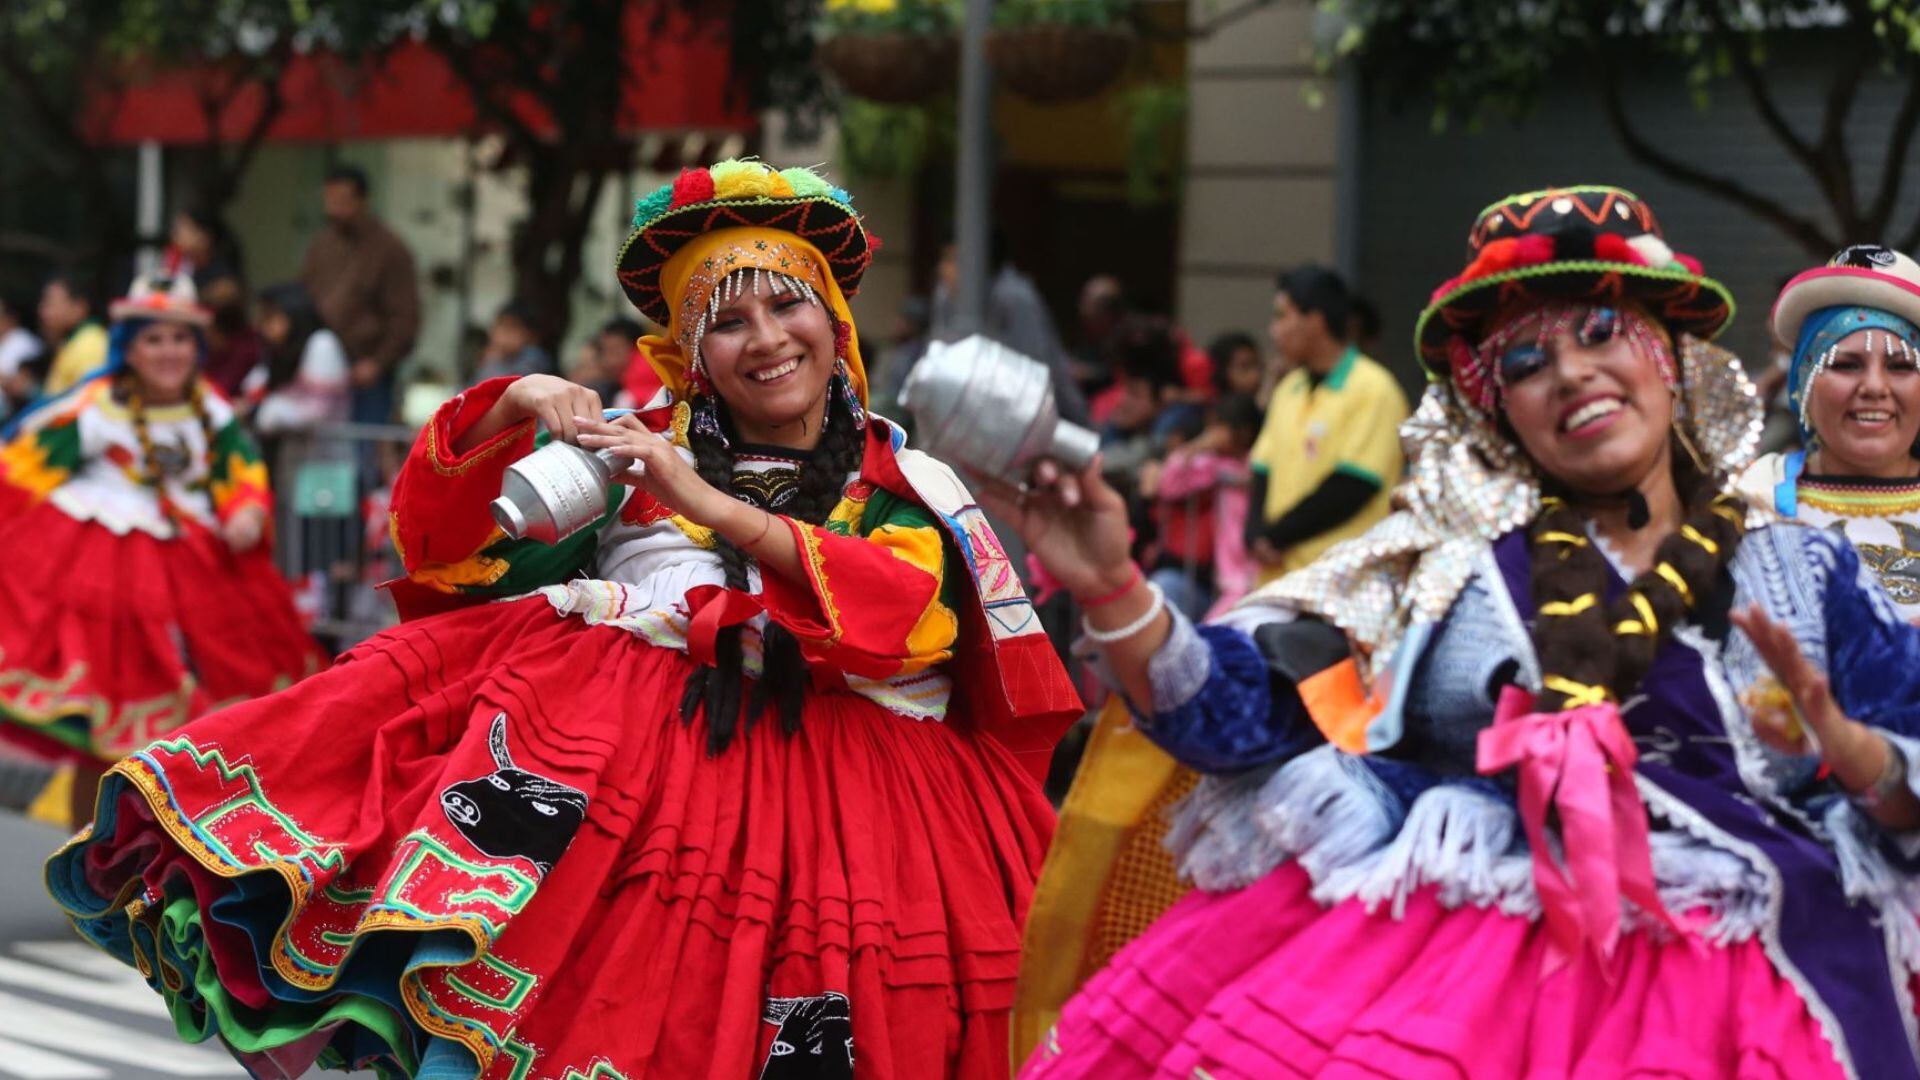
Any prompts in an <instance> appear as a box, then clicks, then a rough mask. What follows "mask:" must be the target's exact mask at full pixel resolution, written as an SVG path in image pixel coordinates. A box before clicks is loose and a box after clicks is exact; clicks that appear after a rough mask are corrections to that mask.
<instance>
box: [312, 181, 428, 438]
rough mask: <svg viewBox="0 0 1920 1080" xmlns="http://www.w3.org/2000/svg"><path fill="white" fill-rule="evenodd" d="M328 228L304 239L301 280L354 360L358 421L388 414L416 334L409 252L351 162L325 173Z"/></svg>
mask: <svg viewBox="0 0 1920 1080" xmlns="http://www.w3.org/2000/svg"><path fill="white" fill-rule="evenodd" d="M321 191H322V201H323V203H324V206H325V208H326V214H327V226H326V228H324V229H322V230H320V233H319V235H317V236H315V237H314V238H313V241H312V243H310V244H308V245H307V258H306V262H305V264H304V265H303V266H302V268H301V271H300V278H301V281H302V282H304V283H305V284H306V287H307V291H308V292H309V293H311V294H312V295H313V300H314V303H315V304H316V305H317V306H318V307H319V309H320V317H321V318H322V319H325V320H326V324H327V328H328V329H330V330H332V331H333V332H334V334H336V335H337V336H338V337H339V338H340V343H341V344H342V345H344V346H346V350H347V356H348V358H349V359H350V360H351V361H352V363H353V367H352V372H351V378H352V382H353V406H352V409H353V411H352V416H353V419H354V421H355V422H356V423H370V424H384V423H386V422H388V421H389V420H391V419H393V409H394V392H393V380H394V369H395V368H397V367H398V366H399V364H400V361H402V360H404V359H406V357H407V354H408V353H409V352H411V351H412V350H413V342H414V338H415V337H416V336H417V335H418V334H419V332H420V287H419V283H418V282H417V281H416V280H415V279H414V272H413V253H412V252H410V251H408V250H407V245H406V243H405V242H404V241H402V240H401V239H400V238H399V237H398V236H396V235H394V232H393V230H392V229H389V228H387V226H386V225H385V224H383V223H382V222H381V221H380V220H379V219H378V218H376V217H374V216H373V213H372V211H370V210H369V209H367V174H366V173H364V172H361V171H360V170H359V169H357V168H355V167H354V166H352V165H337V166H335V167H334V168H332V169H331V170H329V171H328V172H327V179H326V183H325V184H324V185H323V187H322V189H321Z"/></svg>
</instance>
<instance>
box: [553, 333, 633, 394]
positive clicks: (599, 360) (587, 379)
mask: <svg viewBox="0 0 1920 1080" xmlns="http://www.w3.org/2000/svg"><path fill="white" fill-rule="evenodd" d="M644 333H646V330H645V329H643V328H642V327H641V325H640V324H639V323H637V322H635V321H634V320H632V319H626V318H619V319H609V320H608V321H607V323H606V324H605V325H604V326H602V327H600V329H599V331H598V332H597V333H595V334H594V335H593V336H592V337H590V338H588V339H587V340H585V341H583V342H581V343H580V353H579V355H578V356H577V357H575V358H574V362H573V366H572V367H571V368H570V369H568V371H567V378H568V379H571V380H572V381H574V382H577V383H579V384H580V385H581V386H584V387H586V388H588V389H589V390H592V391H593V392H594V393H596V394H599V395H600V400H601V401H606V402H612V401H616V400H617V399H618V398H619V397H620V392H621V391H622V390H623V389H624V388H625V387H626V382H627V371H628V369H629V368H631V367H632V366H633V364H634V362H635V361H636V360H638V359H639V354H638V350H637V349H636V348H635V347H634V342H636V341H638V340H639V339H640V335H641V334H644ZM641 404H644V402H642V403H641Z"/></svg>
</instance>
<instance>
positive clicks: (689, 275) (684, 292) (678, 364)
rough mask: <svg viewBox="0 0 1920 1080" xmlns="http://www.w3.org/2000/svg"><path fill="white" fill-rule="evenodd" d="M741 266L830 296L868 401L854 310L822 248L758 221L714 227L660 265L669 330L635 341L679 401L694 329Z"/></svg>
mask: <svg viewBox="0 0 1920 1080" xmlns="http://www.w3.org/2000/svg"><path fill="white" fill-rule="evenodd" d="M739 270H766V271H769V272H771V273H776V274H784V275H786V276H787V277H790V278H793V279H795V280H796V281H803V282H805V283H806V284H807V285H808V286H810V287H811V288H812V289H813V291H814V293H815V294H816V295H818V296H820V297H821V298H822V299H824V300H825V301H826V304H827V310H828V312H829V313H831V314H832V316H833V317H834V318H835V319H838V320H839V321H841V322H843V323H846V324H847V329H848V333H847V344H846V355H845V357H844V359H845V360H846V364H847V379H848V381H849V382H851V383H852V384H853V392H854V393H855V394H857V395H859V398H860V404H861V405H863V406H864V405H865V404H866V403H867V369H866V365H865V364H864V363H862V361H861V359H860V338H859V335H858V334H857V333H855V332H853V313H852V312H851V311H849V310H848V309H847V298H846V296H845V295H844V294H842V293H841V291H840V283H839V282H837V281H835V280H834V279H833V275H832V274H831V273H828V272H827V259H826V256H824V255H822V254H820V249H819V248H816V247H814V246H813V245H812V244H810V243H808V242H807V241H805V240H803V239H801V238H800V237H799V236H797V235H795V234H793V233H790V232H787V231H786V230H785V229H770V228H765V227H763V226H759V225H743V226H740V227H737V228H731V229H716V230H714V231H713V232H709V233H702V234H701V235H699V236H696V237H694V238H693V239H692V240H689V241H687V244H686V246H685V247H683V248H681V249H680V250H679V251H677V252H675V253H674V255H673V257H672V258H671V259H668V260H667V262H666V265H665V266H663V267H661V268H660V291H661V293H662V294H663V295H664V296H665V297H666V300H667V305H668V310H669V311H670V312H671V313H672V321H671V322H669V323H668V324H667V332H666V334H665V335H659V334H649V335H647V336H646V337H643V338H641V339H640V340H639V342H638V343H637V344H638V346H639V349H640V355H642V356H644V357H646V358H647V363H649V364H651V365H653V370H654V371H655V372H656V373H657V374H658V375H659V376H660V382H661V383H662V384H663V385H665V386H666V388H667V389H668V390H669V391H671V392H672V393H673V396H674V398H675V400H679V401H684V400H686V399H687V397H688V383H689V381H690V375H689V369H690V368H691V366H692V359H693V353H694V350H695V349H696V348H697V347H698V346H699V342H697V341H695V340H694V334H695V332H696V330H697V328H698V326H699V321H700V316H701V315H702V314H704V313H705V312H706V310H707V301H708V300H709V299H710V298H711V297H712V296H713V290H714V289H715V288H717V287H719V285H720V282H721V281H722V280H724V279H725V278H726V277H727V275H729V274H732V273H734V272H736V271H739Z"/></svg>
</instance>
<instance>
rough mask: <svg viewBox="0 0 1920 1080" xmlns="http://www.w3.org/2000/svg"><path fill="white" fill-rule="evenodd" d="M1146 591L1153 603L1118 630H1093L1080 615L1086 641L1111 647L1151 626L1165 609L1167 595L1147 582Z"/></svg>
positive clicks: (1091, 625) (1156, 586)
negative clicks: (1150, 595)
mask: <svg viewBox="0 0 1920 1080" xmlns="http://www.w3.org/2000/svg"><path fill="white" fill-rule="evenodd" d="M1147 591H1148V592H1150V593H1152V594H1153V603H1152V604H1150V605H1148V607H1147V611H1146V614H1144V615H1142V616H1140V617H1139V618H1137V619H1135V620H1133V621H1132V622H1130V623H1128V624H1127V625H1125V626H1123V627H1121V628H1120V629H1118V630H1095V629H1094V628H1093V624H1092V623H1090V622H1088V621H1087V617H1086V616H1085V615H1082V616H1080V630H1081V632H1082V633H1084V634H1086V636H1087V640H1088V641H1091V642H1093V643H1094V644H1095V645H1111V644H1113V643H1114V642H1116V641H1125V640H1127V639H1128V638H1130V637H1132V636H1134V635H1135V634H1138V633H1139V632H1140V631H1142V630H1145V629H1146V628H1147V627H1149V626H1151V625H1153V620H1154V619H1156V618H1159V616H1160V613H1161V612H1162V611H1165V610H1166V609H1167V594H1166V593H1163V592H1161V591H1160V586H1158V585H1155V584H1154V583H1153V582H1151V581H1149V582H1147Z"/></svg>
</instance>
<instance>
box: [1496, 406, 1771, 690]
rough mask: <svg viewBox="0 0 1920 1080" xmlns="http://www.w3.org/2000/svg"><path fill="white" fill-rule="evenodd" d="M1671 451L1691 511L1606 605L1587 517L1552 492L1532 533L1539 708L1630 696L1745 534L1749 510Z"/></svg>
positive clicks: (1679, 451)
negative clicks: (1641, 570)
mask: <svg viewBox="0 0 1920 1080" xmlns="http://www.w3.org/2000/svg"><path fill="white" fill-rule="evenodd" d="M1675 443H1676V445H1675V446H1674V448H1673V461H1674V483H1675V486H1676V487H1677V488H1678V489H1679V491H1680V495H1681V498H1682V499H1683V500H1684V501H1685V504H1686V507H1687V514H1686V518H1685V520H1684V521H1683V522H1682V523H1681V525H1680V527H1679V528H1678V529H1676V530H1674V531H1673V532H1672V533H1670V534H1669V535H1668V536H1667V537H1666V539H1664V540H1662V541H1661V542H1660V544H1659V546H1658V547H1657V548H1655V549H1654V556H1653V566H1652V567H1651V568H1650V569H1648V570H1647V572H1646V573H1643V574H1641V575H1640V576H1639V577H1637V578H1635V579H1634V581H1633V583H1632V584H1631V585H1630V586H1629V587H1628V588H1627V591H1626V592H1625V593H1624V594H1622V595H1621V597H1620V598H1619V599H1617V600H1615V601H1614V602H1613V603H1612V604H1605V603H1603V602H1602V600H1601V597H1602V596H1604V595H1605V589H1606V583H1607V562H1606V558H1605V556H1603V555H1601V553H1600V552H1599V551H1597V550H1596V549H1595V548H1594V545H1593V543H1592V541H1591V540H1589V539H1588V537H1587V533H1586V524H1585V519H1584V518H1583V517H1582V516H1581V515H1580V514H1579V513H1578V512H1577V511H1576V510H1575V509H1574V508H1573V507H1572V506H1571V505H1570V503H1569V502H1568V500H1567V499H1566V498H1564V497H1561V496H1555V495H1550V496H1549V497H1548V498H1547V499H1546V500H1545V506H1544V509H1543V510H1542V512H1541V514H1540V516H1539V517H1538V518H1536V519H1535V520H1534V523H1533V527H1532V530H1531V532H1530V534H1529V536H1530V540H1531V544H1532V552H1533V582H1532V584H1533V598H1534V601H1535V603H1536V604H1537V605H1538V618H1537V619H1536V621H1535V622H1534V628H1533V644H1534V650H1535V652H1536V653H1537V654H1538V656H1539V658H1540V672H1541V680H1542V684H1543V686H1542V693H1541V695H1540V697H1539V700H1538V701H1537V702H1536V707H1537V708H1538V709H1539V711H1541V712H1553V711H1556V710H1559V709H1564V708H1568V707H1571V706H1574V705H1580V704H1590V703H1592V698H1593V697H1594V696H1597V695H1599V694H1602V693H1604V694H1605V695H1606V696H1608V697H1611V698H1612V700H1614V701H1624V700H1626V698H1627V697H1628V696H1629V695H1631V694H1632V693H1633V691H1634V690H1635V688H1637V687H1638V686H1639V685H1640V680H1641V679H1642V678H1643V677H1645V675H1646V673H1647V669H1648V668H1649V667H1650V666H1651V665H1652V663H1653V657H1654V653H1656V652H1657V651H1659V648H1660V646H1661V645H1662V644H1664V643H1665V642H1666V640H1667V639H1668V638H1669V637H1670V636H1672V634H1673V630H1674V627H1675V626H1677V625H1678V624H1679V623H1680V621H1681V620H1682V619H1684V618H1685V617H1686V615H1687V613H1688V612H1689V611H1691V610H1692V609H1693V608H1694V606H1695V605H1697V604H1698V603H1699V602H1701V601H1703V600H1705V599H1706V598H1707V597H1708V596H1709V595H1711V594H1712V592H1713V590H1714V587H1715V585H1716V583H1717V582H1718V580H1719V577H1720V574H1721V572H1722V571H1723V570H1724V569H1725V567H1726V566H1727V564H1728V563H1729V562H1730V561H1731V560H1732V559H1733V554H1734V551H1735V550H1736V549H1738V547H1739V546H1740V540H1741V537H1742V536H1743V535H1744V533H1745V514H1744V510H1743V507H1742V504H1741V503H1740V501H1739V499H1738V497H1737V496H1734V495H1732V494H1729V493H1728V492H1727V491H1726V483H1725V478H1724V477H1720V476H1715V475H1710V474H1707V473H1704V472H1702V471H1701V470H1700V469H1699V468H1698V467H1696V466H1695V465H1694V464H1693V459H1692V457H1691V455H1689V454H1687V453H1686V452H1685V451H1684V448H1683V447H1681V446H1679V445H1678V440H1677V439H1676V440H1675Z"/></svg>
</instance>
